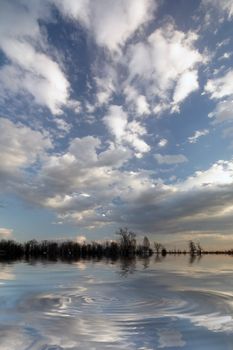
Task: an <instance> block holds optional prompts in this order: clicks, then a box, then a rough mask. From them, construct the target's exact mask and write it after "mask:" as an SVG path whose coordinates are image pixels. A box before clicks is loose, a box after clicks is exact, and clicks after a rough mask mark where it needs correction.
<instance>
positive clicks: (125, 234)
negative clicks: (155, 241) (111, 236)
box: [116, 227, 136, 255]
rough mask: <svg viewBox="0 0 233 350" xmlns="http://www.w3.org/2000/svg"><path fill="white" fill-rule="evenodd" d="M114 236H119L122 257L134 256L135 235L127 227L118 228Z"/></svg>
mask: <svg viewBox="0 0 233 350" xmlns="http://www.w3.org/2000/svg"><path fill="white" fill-rule="evenodd" d="M116 234H117V235H118V236H120V248H121V251H122V253H123V255H129V254H134V253H135V249H136V234H135V233H134V232H132V231H129V229H128V228H127V227H125V228H120V229H119V230H118V231H117V232H116Z"/></svg>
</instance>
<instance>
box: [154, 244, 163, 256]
mask: <svg viewBox="0 0 233 350" xmlns="http://www.w3.org/2000/svg"><path fill="white" fill-rule="evenodd" d="M154 247H155V251H156V254H159V253H160V251H161V250H162V248H163V246H162V244H161V243H158V242H154Z"/></svg>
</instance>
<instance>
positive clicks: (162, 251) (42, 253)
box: [0, 229, 233, 261]
mask: <svg viewBox="0 0 233 350" xmlns="http://www.w3.org/2000/svg"><path fill="white" fill-rule="evenodd" d="M117 234H118V235H119V236H120V239H119V240H118V241H105V242H101V243H99V242H95V241H92V242H83V243H79V242H76V241H71V240H67V241H53V240H42V241H36V240H30V241H27V242H25V243H19V242H16V241H14V240H1V241H0V260H17V259H26V260H28V259H43V260H44V259H47V260H67V261H69V260H79V259H92V258H94V259H95V258H96V259H101V258H108V259H112V260H115V259H118V258H121V257H123V258H134V257H142V258H148V257H150V256H152V255H155V256H160V257H165V256H167V255H174V256H180V255H188V256H190V257H192V258H195V257H200V256H203V255H229V256H233V249H227V250H206V249H202V248H201V246H200V243H197V244H195V243H194V242H193V241H189V248H188V250H180V249H170V250H168V249H166V248H165V247H164V246H163V245H162V244H160V243H158V242H154V244H153V245H152V244H151V243H150V241H149V239H148V238H147V237H144V239H143V242H142V243H140V244H137V242H136V238H135V237H136V235H135V234H134V233H133V232H130V231H129V230H128V229H120V230H119V232H117ZM152 246H154V247H153V248H152Z"/></svg>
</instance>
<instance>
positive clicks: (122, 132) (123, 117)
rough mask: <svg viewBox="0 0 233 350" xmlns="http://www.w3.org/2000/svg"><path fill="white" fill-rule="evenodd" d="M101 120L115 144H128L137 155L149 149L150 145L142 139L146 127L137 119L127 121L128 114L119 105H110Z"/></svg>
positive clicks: (139, 155)
mask: <svg viewBox="0 0 233 350" xmlns="http://www.w3.org/2000/svg"><path fill="white" fill-rule="evenodd" d="M103 121H104V124H105V125H106V127H107V129H108V130H109V132H110V133H111V134H112V135H113V137H114V139H115V142H116V144H120V145H129V146H130V147H132V148H133V149H134V150H135V152H136V155H137V156H138V157H141V156H142V155H143V153H146V152H148V151H150V146H149V145H148V144H147V143H146V142H145V141H144V140H143V139H142V136H143V135H145V134H146V129H145V128H144V127H143V126H142V125H141V124H140V123H139V122H138V121H135V120H132V121H128V115H127V113H126V112H125V111H124V110H123V109H122V107H121V106H116V105H112V106H110V108H109V110H108V113H107V115H106V116H105V117H104V118H103Z"/></svg>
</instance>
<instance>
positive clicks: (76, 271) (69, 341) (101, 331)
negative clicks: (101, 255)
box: [0, 256, 233, 350]
mask: <svg viewBox="0 0 233 350" xmlns="http://www.w3.org/2000/svg"><path fill="white" fill-rule="evenodd" d="M0 265H1V266H0V350H61V349H69V350H76V349H88V350H99V349H103V350H104V349H108V350H112V349H125V350H126V349H141V350H143V349H144V350H149V349H178V348H182V349H189V350H191V349H195V350H197V349H205V350H207V349H211V350H213V349H218V350H219V349H231V350H232V349H233V258H232V257H229V256H204V257H202V258H201V259H196V260H194V261H190V259H189V257H188V256H177V257H173V256H168V257H166V258H163V259H158V258H156V257H154V256H153V257H151V258H150V259H145V260H143V259H141V260H140V259H137V260H132V261H128V260H118V261H116V262H111V261H106V260H101V261H81V260H80V261H79V262H74V263H48V262H47V263H45V262H44V263H42V262H34V263H33V262H31V263H27V262H18V263H12V264H9V263H1V264H0Z"/></svg>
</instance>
